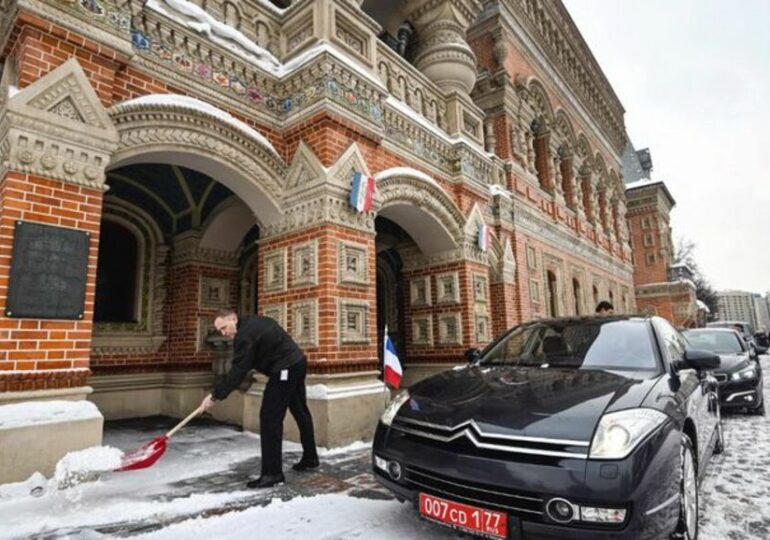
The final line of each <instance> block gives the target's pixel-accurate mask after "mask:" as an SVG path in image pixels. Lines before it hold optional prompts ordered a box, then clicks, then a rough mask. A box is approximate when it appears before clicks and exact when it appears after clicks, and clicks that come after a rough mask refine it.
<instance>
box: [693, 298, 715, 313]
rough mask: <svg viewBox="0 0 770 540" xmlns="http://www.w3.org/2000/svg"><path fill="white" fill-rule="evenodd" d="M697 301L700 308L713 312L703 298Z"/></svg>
mask: <svg viewBox="0 0 770 540" xmlns="http://www.w3.org/2000/svg"><path fill="white" fill-rule="evenodd" d="M695 303H696V304H698V309H702V310H703V311H705V312H706V313H711V310H710V309H709V307H708V306H707V305H706V302H704V301H703V300H696V301H695Z"/></svg>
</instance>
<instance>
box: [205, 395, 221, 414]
mask: <svg viewBox="0 0 770 540" xmlns="http://www.w3.org/2000/svg"><path fill="white" fill-rule="evenodd" d="M216 404H217V402H216V401H215V400H214V398H213V397H212V396H211V394H207V395H206V397H205V398H203V401H201V410H203V412H206V411H208V410H209V409H211V408H212V407H213V406H214V405H216Z"/></svg>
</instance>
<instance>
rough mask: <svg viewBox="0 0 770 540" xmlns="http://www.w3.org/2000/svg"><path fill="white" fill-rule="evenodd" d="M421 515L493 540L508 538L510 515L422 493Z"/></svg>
mask: <svg viewBox="0 0 770 540" xmlns="http://www.w3.org/2000/svg"><path fill="white" fill-rule="evenodd" d="M420 515H421V516H423V517H426V518H428V519H432V520H433V521H438V522H440V523H444V524H446V525H451V526H452V527H455V528H457V529H462V530H465V531H470V532H473V533H476V534H482V535H484V536H488V537H491V538H508V514H505V513H503V512H494V511H492V510H485V509H484V508H477V507H476V506H469V505H467V504H461V503H456V502H454V501H448V500H446V499H441V498H439V497H434V496H433V495H427V494H425V493H420Z"/></svg>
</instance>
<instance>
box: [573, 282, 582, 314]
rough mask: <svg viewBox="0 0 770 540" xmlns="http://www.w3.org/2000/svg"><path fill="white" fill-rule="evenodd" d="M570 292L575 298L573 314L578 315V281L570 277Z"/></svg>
mask: <svg viewBox="0 0 770 540" xmlns="http://www.w3.org/2000/svg"><path fill="white" fill-rule="evenodd" d="M572 294H573V296H574V299H575V315H580V314H581V313H580V282H579V281H578V280H577V278H572Z"/></svg>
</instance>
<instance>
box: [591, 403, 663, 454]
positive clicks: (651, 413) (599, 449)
mask: <svg viewBox="0 0 770 540" xmlns="http://www.w3.org/2000/svg"><path fill="white" fill-rule="evenodd" d="M667 419H668V416H666V415H665V414H663V413H662V412H660V411H656V410H654V409H627V410H625V411H618V412H614V413H609V414H605V415H604V416H602V419H601V420H600V421H599V427H598V428H597V429H596V434H595V435H594V440H593V441H591V452H590V457H591V458H596V459H623V458H624V457H626V456H627V455H628V454H630V453H631V451H632V450H633V449H634V448H636V445H637V444H639V442H640V441H641V440H642V439H644V438H645V437H646V436H647V435H649V434H650V433H652V432H653V431H654V430H655V429H657V428H658V427H659V426H661V425H663V423H664V422H665V421H666V420H667Z"/></svg>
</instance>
